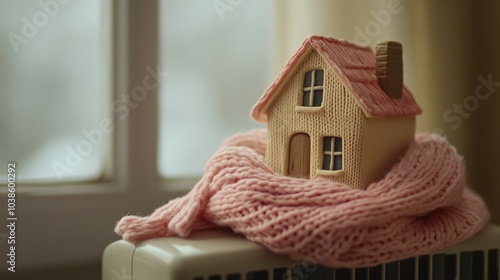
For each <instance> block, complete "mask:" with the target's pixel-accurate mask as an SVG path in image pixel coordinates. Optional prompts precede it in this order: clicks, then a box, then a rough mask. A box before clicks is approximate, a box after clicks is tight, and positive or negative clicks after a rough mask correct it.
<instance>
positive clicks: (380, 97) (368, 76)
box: [251, 36, 422, 122]
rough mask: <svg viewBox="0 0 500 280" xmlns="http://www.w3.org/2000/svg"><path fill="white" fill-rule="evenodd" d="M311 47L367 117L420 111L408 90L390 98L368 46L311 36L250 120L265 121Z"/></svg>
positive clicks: (260, 102)
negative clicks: (284, 86) (381, 82)
mask: <svg viewBox="0 0 500 280" xmlns="http://www.w3.org/2000/svg"><path fill="white" fill-rule="evenodd" d="M311 47H312V48H314V49H315V50H316V51H317V52H318V53H319V54H320V55H321V56H322V57H323V58H324V59H325V60H326V61H327V62H328V63H329V64H330V65H331V66H332V68H333V69H334V71H335V72H336V73H337V74H338V75H339V76H340V77H341V79H343V81H344V84H345V86H346V87H347V88H348V89H349V90H350V92H351V93H352V94H353V95H354V97H355V98H356V100H357V102H358V104H359V105H360V106H361V108H362V109H363V111H364V113H365V114H366V116H367V117H397V116H415V115H418V114H420V113H421V112H422V110H421V109H420V107H419V106H418V104H417V102H415V99H414V98H413V95H412V94H411V92H410V90H408V88H407V87H406V86H404V87H403V95H402V97H401V98H399V99H391V98H390V97H389V96H387V95H386V94H385V93H384V91H383V90H382V89H381V88H380V86H379V84H378V80H377V77H376V76H375V63H376V59H375V54H374V53H373V51H372V49H371V48H370V47H362V46H358V45H355V44H353V43H350V42H347V41H343V40H337V39H334V38H330V37H323V36H310V37H308V38H306V40H305V41H304V43H302V46H301V47H300V48H299V50H298V51H297V52H296V53H295V54H294V55H293V56H292V58H290V60H289V61H288V63H287V64H286V66H285V68H283V70H282V71H281V73H280V74H279V75H278V78H276V80H275V81H274V82H273V83H272V84H271V85H270V86H269V87H268V88H267V89H266V91H265V93H264V94H263V95H262V97H261V98H260V100H259V101H258V102H257V104H255V105H254V107H253V109H252V113H251V115H252V117H253V118H254V119H255V120H257V121H260V122H266V121H267V112H266V111H267V108H268V105H269V104H270V102H272V100H273V99H274V98H275V97H276V96H277V95H278V94H279V92H280V90H279V89H280V88H281V87H282V85H284V84H285V82H286V81H287V79H288V74H289V73H290V72H291V71H292V70H293V69H294V68H295V66H297V65H298V64H299V62H300V61H301V58H302V56H303V54H305V53H307V52H308V51H309V49H310V48H311Z"/></svg>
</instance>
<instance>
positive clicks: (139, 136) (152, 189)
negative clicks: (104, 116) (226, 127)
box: [0, 0, 198, 270]
mask: <svg viewBox="0 0 500 280" xmlns="http://www.w3.org/2000/svg"><path fill="white" fill-rule="evenodd" d="M102 5H103V10H104V13H103V18H104V22H105V24H103V28H104V29H105V30H104V31H103V33H104V41H106V42H105V43H104V44H103V49H104V50H105V51H106V52H108V53H109V60H108V61H106V62H103V63H104V69H109V70H110V71H109V79H108V80H109V84H108V85H107V86H106V88H103V96H109V99H111V100H115V99H117V98H121V97H122V96H123V94H127V95H130V94H131V92H132V89H133V88H134V87H136V86H137V85H142V84H143V83H144V79H145V77H146V76H147V74H148V70H147V67H149V69H150V70H151V68H152V69H157V67H158V65H159V32H158V30H159V10H160V9H159V0H148V1H133V0H111V1H102ZM150 82H151V81H148V83H150ZM150 88H152V89H151V90H149V89H150ZM148 90H149V91H148V95H147V97H146V98H144V99H143V100H141V102H140V104H138V105H137V106H136V107H135V108H133V109H130V110H129V114H128V116H127V117H126V118H124V119H123V118H121V119H120V118H119V117H118V114H116V113H113V112H112V110H110V112H109V117H110V118H111V119H113V121H114V131H113V135H112V137H111V138H112V140H111V141H109V142H110V143H108V145H109V146H108V147H109V149H106V150H107V151H109V152H108V154H106V162H105V168H104V170H103V175H102V176H101V178H100V179H98V180H95V181H88V182H72V183H66V182H62V183H44V184H35V183H33V184H29V185H28V184H19V185H18V186H17V191H16V197H17V206H16V208H17V209H16V215H17V218H18V224H19V225H20V226H19V227H18V228H17V231H16V238H17V241H18V246H17V247H16V248H17V251H16V255H17V256H18V258H19V260H22V264H21V263H20V264H19V269H22V270H27V269H36V268H41V267H48V266H61V265H64V264H74V263H85V262H95V261H99V260H100V257H101V254H102V251H103V250H104V248H105V246H106V245H107V244H109V243H110V242H112V241H114V240H117V239H119V236H117V235H115V234H114V232H113V228H114V224H115V222H116V221H117V220H119V219H120V218H121V217H122V216H123V215H125V214H128V213H130V214H141V215H145V214H148V213H151V212H152V211H153V210H154V209H155V208H157V207H158V206H161V205H162V204H164V203H165V202H167V201H169V200H170V199H172V198H174V197H177V196H180V195H183V194H185V193H186V192H187V191H188V189H189V188H190V187H192V186H193V185H194V184H195V183H196V181H197V179H198V178H187V179H175V180H174V179H170V180H169V179H167V180H166V179H163V178H161V177H160V176H159V174H158V168H157V162H158V160H157V157H158V122H159V120H158V115H159V113H158V111H159V108H158V107H157V104H158V92H159V86H156V87H148ZM109 103H110V104H111V102H109ZM111 106H112V105H110V106H108V107H111ZM12 160H14V161H15V159H12ZM22 164H23V163H22V162H18V166H22ZM4 168H7V167H6V166H5V167H4ZM21 170H22V169H21V168H20V167H19V172H21ZM6 192H7V188H6V187H5V188H4V186H0V194H2V197H5V194H6ZM1 205H4V204H3V203H2V204H1ZM5 212H6V211H1V212H0V219H1V220H2V221H6V216H5V215H6V213H5ZM0 234H4V230H0ZM0 237H1V236H0ZM0 242H3V240H1V239H0ZM4 245H5V244H1V246H2V247H3V246H4ZM4 257H5V256H4Z"/></svg>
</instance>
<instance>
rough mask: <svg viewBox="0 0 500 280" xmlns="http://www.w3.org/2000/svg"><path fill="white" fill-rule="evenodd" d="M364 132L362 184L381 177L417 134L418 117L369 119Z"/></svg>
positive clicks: (366, 184)
mask: <svg viewBox="0 0 500 280" xmlns="http://www.w3.org/2000/svg"><path fill="white" fill-rule="evenodd" d="M365 127H366V129H365V130H364V131H363V153H362V158H361V162H362V167H361V172H363V173H362V177H363V178H365V180H366V181H364V182H362V184H363V185H365V186H368V184H370V183H372V182H375V181H378V180H380V179H381V178H382V177H383V176H384V174H385V173H386V172H387V171H389V169H390V168H391V167H392V166H393V165H394V164H395V163H396V162H397V161H398V160H399V158H400V156H402V155H404V153H405V151H406V149H407V148H408V145H409V144H410V143H411V142H412V141H413V139H414V137H415V117H400V118H371V119H367V124H366V126H365Z"/></svg>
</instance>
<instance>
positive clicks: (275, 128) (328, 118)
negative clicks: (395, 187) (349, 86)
mask: <svg viewBox="0 0 500 280" xmlns="http://www.w3.org/2000/svg"><path fill="white" fill-rule="evenodd" d="M318 68H323V69H325V74H324V75H325V76H324V81H325V82H324V85H325V88H324V94H323V108H322V109H320V110H319V111H318V112H312V113H305V112H300V111H297V110H296V107H297V106H298V105H300V102H301V100H302V90H303V79H304V78H303V77H304V73H305V72H307V71H309V70H311V69H318ZM318 109H319V108H318ZM267 112H268V116H269V118H268V119H269V122H268V130H269V144H268V149H267V154H266V161H267V162H268V164H269V165H270V166H271V167H272V168H273V169H274V170H275V171H277V172H279V173H281V174H287V167H288V160H289V156H288V152H289V144H290V138H291V137H292V136H293V135H294V134H296V133H302V132H305V133H307V134H308V135H309V136H310V139H311V141H310V143H311V147H310V149H311V153H310V155H311V164H310V172H309V174H310V178H317V177H325V178H332V179H334V180H336V181H339V182H343V183H346V184H349V185H351V186H355V187H366V186H367V185H368V184H367V181H369V180H370V179H369V178H364V177H363V176H362V174H361V173H360V170H361V169H362V155H361V151H363V150H364V148H363V147H362V145H363V132H362V131H363V128H365V127H366V124H367V122H368V121H367V119H366V117H365V115H364V113H363V111H362V110H361V108H360V107H359V106H358V104H357V102H356V100H355V99H354V97H353V96H352V95H351V94H350V93H349V92H348V91H347V90H346V89H345V87H344V85H343V83H342V81H341V80H340V79H339V78H338V76H337V74H336V73H335V71H334V70H333V69H331V67H330V66H329V65H328V64H327V63H326V62H325V61H324V60H323V59H322V58H321V57H320V55H319V54H318V53H317V52H316V51H313V52H311V53H310V54H307V55H304V59H303V61H302V62H301V64H300V65H298V66H297V68H296V69H295V71H294V72H292V73H290V78H289V80H288V81H287V82H286V84H285V85H284V86H283V88H282V90H281V92H280V94H279V95H278V96H277V97H276V99H274V101H273V102H272V104H271V105H270V107H269V108H268V110H267ZM387 132H388V131H383V132H382V133H386V134H387ZM325 136H334V137H341V138H342V141H343V151H342V152H343V170H342V171H340V172H339V171H327V172H325V171H323V170H321V169H322V158H323V137H325ZM372 136H376V135H375V134H373V135H372ZM380 137H382V136H381V135H380ZM372 146H373V145H372ZM376 149H380V147H376ZM370 155H376V156H377V158H376V160H382V158H385V155H382V156H380V155H378V154H376V153H370ZM320 170H321V171H320ZM319 173H321V174H319Z"/></svg>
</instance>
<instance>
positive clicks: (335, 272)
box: [102, 224, 500, 280]
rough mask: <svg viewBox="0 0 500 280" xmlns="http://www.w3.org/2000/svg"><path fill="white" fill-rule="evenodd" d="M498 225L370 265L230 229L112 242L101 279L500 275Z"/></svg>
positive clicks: (489, 279) (467, 278) (463, 278)
mask: <svg viewBox="0 0 500 280" xmlns="http://www.w3.org/2000/svg"><path fill="white" fill-rule="evenodd" d="M499 252H500V227H499V226H495V225H491V224H490V225H488V226H487V227H486V228H485V229H484V230H483V231H481V232H480V233H478V234H477V235H475V236H474V237H472V238H471V239H469V240H467V241H465V242H463V243H461V244H458V245H455V246H452V247H449V248H447V249H445V250H442V251H439V252H434V253H432V254H430V255H423V256H419V257H415V258H409V259H405V260H400V261H395V262H391V263H386V264H383V265H378V266H375V267H368V268H329V267H324V266H321V265H317V264H314V263H304V262H300V261H293V260H291V259H290V258H288V257H286V256H283V255H277V254H274V253H272V252H270V251H269V250H268V249H266V248H265V247H263V246H261V245H259V244H256V243H253V242H250V241H248V240H246V239H245V238H243V237H242V236H239V235H235V234H234V233H232V232H231V231H228V230H211V231H202V232H197V233H193V234H192V235H191V236H190V237H189V238H188V239H181V238H175V237H166V238H158V239H152V240H147V241H144V242H142V243H140V244H138V245H137V246H134V245H132V244H130V243H128V242H125V241H123V240H121V241H116V242H114V243H112V244H110V245H109V246H108V247H107V248H106V250H105V251H104V255H103V278H102V280H302V279H307V280H327V279H328V280H376V279H381V280H389V279H390V280H392V279H401V280H414V279H415V280H417V279H418V280H427V279H429V280H444V279H446V280H451V279H460V280H500V272H499V271H500V269H499V267H500V253H499Z"/></svg>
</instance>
